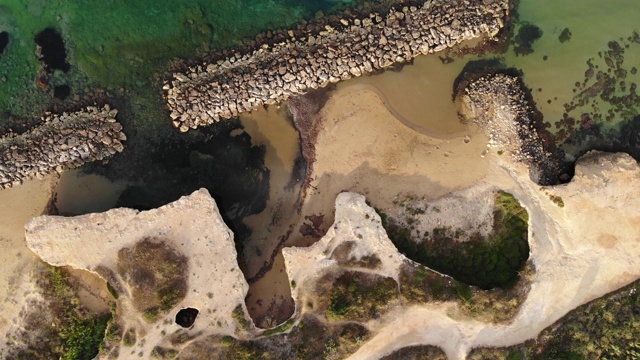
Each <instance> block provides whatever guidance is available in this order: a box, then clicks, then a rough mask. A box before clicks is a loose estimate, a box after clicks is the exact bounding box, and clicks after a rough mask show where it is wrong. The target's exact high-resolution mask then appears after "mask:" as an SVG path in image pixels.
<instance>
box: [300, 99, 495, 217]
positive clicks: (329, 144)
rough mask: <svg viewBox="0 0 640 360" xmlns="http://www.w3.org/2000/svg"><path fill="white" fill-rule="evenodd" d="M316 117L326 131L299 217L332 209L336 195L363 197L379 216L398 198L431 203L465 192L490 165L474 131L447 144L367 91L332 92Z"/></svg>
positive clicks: (483, 142)
mask: <svg viewBox="0 0 640 360" xmlns="http://www.w3.org/2000/svg"><path fill="white" fill-rule="evenodd" d="M318 116H320V117H321V118H323V119H324V123H323V125H322V127H323V129H324V130H323V132H322V133H321V134H320V135H319V136H318V141H317V144H316V162H315V165H314V172H313V174H311V177H312V181H311V187H312V189H310V191H309V196H308V197H307V198H306V199H305V201H306V202H305V211H304V213H308V214H314V213H323V212H325V210H326V209H331V208H332V207H333V201H334V199H335V197H336V195H337V194H338V193H340V192H342V191H352V192H358V193H361V194H363V195H365V196H366V197H367V199H368V200H369V201H370V202H371V203H372V204H373V205H374V206H376V207H378V208H381V209H383V210H384V209H387V208H390V207H391V206H392V205H393V200H394V199H395V198H396V196H398V195H400V194H407V193H409V194H415V195H420V196H425V197H426V198H427V199H436V198H439V197H441V196H443V195H445V194H447V193H449V192H451V191H454V190H458V189H463V188H467V187H469V186H471V185H472V184H474V183H475V182H476V181H478V180H479V179H481V178H483V177H484V176H485V175H486V173H487V169H488V167H489V161H488V159H485V158H483V157H482V156H481V155H482V154H483V152H484V151H485V150H486V144H487V140H488V138H487V137H486V136H485V135H484V134H482V133H480V132H479V130H477V129H476V128H474V127H468V128H465V129H464V130H465V133H469V134H471V135H470V136H469V137H457V138H452V139H437V138H433V137H430V136H427V135H424V134H420V133H417V132H416V131H413V130H412V129H410V128H408V127H407V126H405V125H403V124H402V123H401V122H400V121H398V120H397V119H396V118H395V117H394V116H393V114H392V113H391V112H390V111H389V110H388V109H387V108H386V107H385V106H384V103H383V102H382V101H381V99H380V98H379V97H378V95H377V94H376V93H375V92H373V91H371V90H369V89H366V88H358V87H346V88H343V89H340V90H338V91H336V92H334V93H333V94H332V96H331V99H330V100H329V101H328V102H327V104H326V105H325V107H324V108H323V110H322V111H321V113H320V114H319V115H318ZM445 121H447V120H445ZM449 121H451V119H449ZM455 121H456V122H457V121H458V120H457V118H456V119H455ZM465 140H466V141H465ZM467 141H468V142H467ZM326 215H330V214H326ZM327 221H332V219H327Z"/></svg>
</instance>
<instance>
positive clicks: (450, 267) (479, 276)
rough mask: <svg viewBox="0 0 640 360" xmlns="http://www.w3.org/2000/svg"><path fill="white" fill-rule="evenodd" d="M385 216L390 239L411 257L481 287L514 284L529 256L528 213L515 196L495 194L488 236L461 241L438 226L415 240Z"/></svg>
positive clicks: (501, 193) (384, 223)
mask: <svg viewBox="0 0 640 360" xmlns="http://www.w3.org/2000/svg"><path fill="white" fill-rule="evenodd" d="M383 219H384V221H383V226H384V228H385V229H386V231H387V234H388V235H389V238H390V239H391V241H393V243H394V244H395V245H396V247H397V248H398V250H400V252H402V253H403V254H405V255H406V256H407V257H408V258H409V259H411V260H414V261H416V262H418V263H420V264H422V265H424V266H426V267H428V268H431V269H434V270H436V271H438V272H440V273H443V274H447V275H450V276H452V277H453V278H455V279H456V280H458V281H460V282H463V283H465V284H468V285H473V286H477V287H479V288H482V289H491V288H495V287H501V288H508V287H509V286H511V285H513V284H515V283H516V281H517V279H518V272H519V271H521V270H522V268H523V266H524V264H525V263H526V261H527V259H528V258H529V243H528V236H527V231H528V221H529V216H528V214H527V211H526V210H525V209H524V208H523V207H522V206H521V205H520V203H519V202H518V201H517V200H516V199H515V198H514V197H513V195H511V194H508V193H505V192H498V193H496V196H495V209H494V225H493V232H492V234H490V236H489V237H488V238H484V237H483V236H481V235H480V234H479V233H476V234H474V235H472V236H471V238H470V240H468V241H465V242H460V241H457V240H456V239H457V238H458V237H459V236H457V235H459V233H457V232H456V231H453V230H452V229H449V228H436V229H434V230H433V232H432V233H431V234H425V235H424V237H423V238H422V239H414V238H413V236H412V235H411V230H410V229H408V228H406V227H403V226H401V225H398V224H397V223H396V222H395V221H393V220H392V219H389V218H387V217H383Z"/></svg>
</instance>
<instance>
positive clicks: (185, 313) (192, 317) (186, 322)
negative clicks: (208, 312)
mask: <svg viewBox="0 0 640 360" xmlns="http://www.w3.org/2000/svg"><path fill="white" fill-rule="evenodd" d="M199 313H200V311H198V309H195V308H191V307H188V308H184V309H181V310H180V311H178V313H177V314H176V324H178V325H180V326H182V327H183V328H190V327H191V326H193V323H195V322H196V317H198V314H199Z"/></svg>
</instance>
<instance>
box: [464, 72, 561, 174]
mask: <svg viewBox="0 0 640 360" xmlns="http://www.w3.org/2000/svg"><path fill="white" fill-rule="evenodd" d="M457 101H458V106H459V112H460V115H461V116H462V117H463V118H464V119H466V120H468V121H473V122H475V123H476V124H478V125H479V126H480V127H481V128H483V129H484V130H485V131H486V132H487V134H488V135H489V138H490V143H489V147H491V148H495V149H497V151H498V153H499V154H502V153H503V152H507V153H508V154H510V155H511V156H512V157H513V158H514V159H515V160H516V161H519V162H524V163H525V164H527V165H528V166H529V176H530V178H531V180H532V181H534V182H535V183H537V184H539V185H553V184H557V183H558V182H559V180H558V176H559V172H560V170H559V169H560V166H559V159H558V156H557V155H556V154H555V152H554V151H552V150H550V149H547V148H546V147H545V145H544V144H543V141H542V139H541V137H540V135H539V134H538V131H537V130H536V128H537V124H536V116H535V110H534V109H533V107H532V106H531V105H530V102H529V100H527V96H526V93H525V87H524V84H523V83H522V80H521V79H520V78H518V77H514V76H509V75H504V74H492V75H486V76H483V77H480V78H477V79H475V80H472V81H470V82H469V83H468V84H467V86H466V87H465V88H463V89H462V90H460V92H459V93H458V94H457Z"/></svg>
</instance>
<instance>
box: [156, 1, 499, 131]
mask: <svg viewBox="0 0 640 360" xmlns="http://www.w3.org/2000/svg"><path fill="white" fill-rule="evenodd" d="M409 3H411V4H409ZM409 3H407V2H400V1H398V6H397V7H392V8H391V10H390V11H388V12H387V13H386V14H378V13H371V14H367V15H365V16H344V17H342V18H341V19H340V20H339V22H337V23H335V24H329V23H326V22H323V20H319V24H314V23H310V24H309V25H308V26H306V27H303V28H302V29H301V27H298V28H297V29H296V30H288V31H286V32H284V33H283V35H284V36H281V37H278V39H279V40H281V41H279V42H272V43H269V42H266V43H264V42H263V43H262V44H261V42H262V41H256V42H255V44H256V45H255V47H254V48H253V49H252V50H250V51H245V52H244V53H241V52H240V51H238V52H233V51H232V52H230V53H229V52H227V53H228V54H229V55H227V56H226V57H221V58H218V59H215V60H214V61H212V62H209V63H207V62H204V63H202V64H201V65H197V66H193V67H190V68H189V69H188V71H186V72H183V73H175V74H174V75H173V79H172V80H171V81H170V82H167V83H166V84H165V86H164V88H163V90H164V91H165V98H166V102H167V106H168V108H169V110H170V111H171V118H172V119H173V125H174V126H175V127H177V128H179V129H180V131H182V132H185V131H187V130H189V128H192V129H195V128H196V127H198V126H204V125H209V124H211V123H213V122H215V121H219V120H220V119H229V118H232V117H235V116H237V115H238V114H240V113H242V112H246V111H251V110H254V109H256V108H258V107H259V106H263V105H271V104H276V103H278V102H280V101H283V100H286V99H287V98H289V97H291V96H296V95H301V94H304V93H306V92H307V91H309V90H312V89H316V88H320V87H324V86H326V85H328V84H330V83H335V82H338V81H340V80H347V79H349V78H352V77H355V76H361V75H364V74H371V73H373V72H377V71H380V70H382V69H385V68H388V67H390V66H392V65H394V64H396V63H403V62H407V61H411V60H412V59H413V58H415V57H416V56H418V55H420V54H429V53H433V52H437V51H441V50H444V49H446V48H448V47H451V46H453V45H455V44H458V43H460V42H462V41H464V40H468V39H471V38H475V37H479V36H481V35H487V36H490V37H493V36H495V35H496V34H497V33H498V31H499V30H500V29H501V28H502V27H503V25H504V20H505V18H506V17H507V16H508V12H509V2H508V0H484V1H479V0H464V1H462V0H456V1H451V0H433V1H426V2H425V1H415V2H409ZM403 4H404V6H403ZM319 25H320V26H319ZM263 38H265V37H264V36H262V35H260V36H259V37H258V39H263ZM268 38H273V35H272V36H269V37H268ZM260 44H261V45H260Z"/></svg>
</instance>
